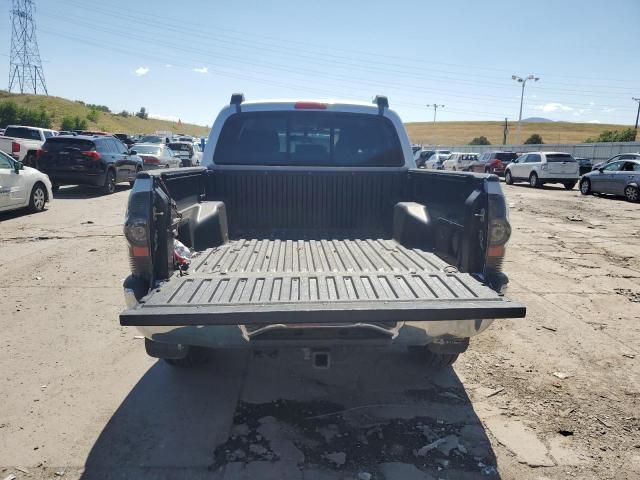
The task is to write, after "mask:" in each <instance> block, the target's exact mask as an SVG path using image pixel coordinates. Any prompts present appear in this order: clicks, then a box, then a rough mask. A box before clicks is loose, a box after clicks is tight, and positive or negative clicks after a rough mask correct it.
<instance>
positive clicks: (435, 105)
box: [427, 103, 444, 145]
mask: <svg viewBox="0 0 640 480" xmlns="http://www.w3.org/2000/svg"><path fill="white" fill-rule="evenodd" d="M427 107H429V108H433V144H434V145H435V144H436V141H435V136H436V129H435V127H436V114H437V113H438V108H444V105H438V104H437V103H432V104H429V105H427Z"/></svg>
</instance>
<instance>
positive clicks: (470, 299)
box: [120, 94, 525, 366]
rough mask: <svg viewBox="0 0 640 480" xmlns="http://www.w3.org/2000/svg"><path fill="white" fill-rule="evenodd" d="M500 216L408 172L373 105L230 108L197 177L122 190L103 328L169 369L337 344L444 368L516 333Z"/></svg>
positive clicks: (491, 191)
mask: <svg viewBox="0 0 640 480" xmlns="http://www.w3.org/2000/svg"><path fill="white" fill-rule="evenodd" d="M506 208H507V207H506V203H505V201H504V197H503V194H502V191H501V189H500V184H499V183H498V181H497V177H495V176H492V175H484V174H480V175H478V174H467V173H460V172H446V171H427V170H423V169H418V168H416V165H415V162H414V160H413V152H412V149H411V144H410V142H409V139H408V136H407V134H406V131H405V129H404V126H403V124H402V121H401V120H400V117H399V116H398V115H397V114H396V113H395V112H393V111H392V110H390V109H389V105H388V100H387V99H386V97H380V96H379V97H376V99H375V101H374V103H373V104H364V103H355V102H349V103H347V102H345V103H342V102H326V101H277V102H253V103H249V102H245V101H244V97H243V96H242V95H239V94H235V95H233V96H232V99H231V102H230V104H229V105H228V106H226V107H224V108H223V109H222V111H221V112H220V114H219V115H218V117H217V119H216V121H215V122H214V123H213V127H212V130H211V133H210V135H209V140H208V142H207V146H206V149H205V152H204V158H203V166H202V167H196V168H183V169H179V170H165V171H153V172H141V173H139V174H138V177H137V180H136V182H135V185H134V188H133V190H132V192H131V195H130V199H129V206H128V210H127V214H126V217H125V225H124V232H125V237H126V238H127V242H128V246H129V255H130V260H131V266H132V274H131V276H130V277H128V278H127V279H126V280H125V284H124V288H125V297H126V299H127V305H128V307H127V309H126V310H125V311H124V312H123V313H122V314H121V315H120V322H121V324H122V325H129V326H135V327H137V329H138V330H139V331H140V332H141V333H142V334H143V335H144V336H145V338H146V341H145V346H146V349H147V353H149V354H150V355H151V356H154V357H158V358H164V359H166V360H167V361H168V362H169V363H171V364H173V365H178V366H187V365H193V364H194V363H197V361H198V360H199V359H201V358H202V353H203V352H206V350H207V349H211V348H231V347H241V348H247V347H248V348H252V347H258V346H261V347H263V346H267V345H268V346H276V347H287V346H291V347H305V348H312V349H314V348H316V349H318V348H319V349H322V351H324V352H330V350H331V348H332V347H334V346H336V345H348V344H357V345H371V346H378V347H382V346H388V345H390V344H400V345H403V346H406V347H408V348H411V349H413V350H416V349H417V351H419V352H422V353H423V354H424V357H425V358H428V359H429V362H430V363H431V364H437V365H448V364H451V363H452V362H453V361H454V360H455V359H456V358H457V356H458V355H459V354H460V353H461V352H463V351H464V350H465V349H466V348H467V346H468V344H469V338H470V337H472V336H474V335H476V334H478V333H480V332H482V331H483V330H485V329H486V328H487V327H488V326H489V325H490V324H491V323H492V321H493V320H494V319H496V318H518V317H523V316H524V315H525V308H524V306H522V305H520V304H518V303H516V302H512V301H510V300H508V299H507V298H505V297H504V296H503V292H504V289H505V287H506V286H507V283H508V279H507V277H506V275H505V274H504V273H502V271H501V265H502V258H503V256H504V253H505V245H506V243H507V241H508V239H509V236H510V226H509V222H508V218H507V211H506ZM185 249H186V252H188V253H187V254H186V256H189V255H190V256H191V257H192V258H191V259H190V261H189V260H186V261H185ZM325 358H326V357H325Z"/></svg>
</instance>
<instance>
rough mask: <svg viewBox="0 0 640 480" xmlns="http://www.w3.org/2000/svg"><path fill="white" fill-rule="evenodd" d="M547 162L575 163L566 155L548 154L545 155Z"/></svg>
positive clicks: (573, 159)
mask: <svg viewBox="0 0 640 480" xmlns="http://www.w3.org/2000/svg"><path fill="white" fill-rule="evenodd" d="M546 157H547V162H552V163H556V162H575V161H576V160H575V158H573V157H572V156H571V155H569V154H568V153H548V154H547V155H546Z"/></svg>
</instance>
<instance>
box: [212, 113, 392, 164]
mask: <svg viewBox="0 0 640 480" xmlns="http://www.w3.org/2000/svg"><path fill="white" fill-rule="evenodd" d="M214 163H215V164H219V165H229V164H236V165H307V166H359V167H371V166H401V165H403V163H404V157H403V154H402V148H401V146H400V141H399V139H398V136H397V134H396V132H395V128H394V127H393V125H392V124H391V122H390V121H389V120H388V119H386V118H385V117H382V116H379V115H370V114H352V113H335V112H308V111H282V112H253V113H239V114H235V115H233V116H232V117H230V118H229V119H228V120H227V121H226V123H225V124H224V127H223V128H222V132H221V133H220V138H219V140H218V143H217V145H216V150H215V153H214Z"/></svg>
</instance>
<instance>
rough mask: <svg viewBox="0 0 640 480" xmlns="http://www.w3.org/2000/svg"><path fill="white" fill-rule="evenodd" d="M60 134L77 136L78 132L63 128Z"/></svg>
mask: <svg viewBox="0 0 640 480" xmlns="http://www.w3.org/2000/svg"><path fill="white" fill-rule="evenodd" d="M58 135H73V136H75V135H77V133H76V132H72V131H67V130H61V131H59V132H58Z"/></svg>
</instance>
